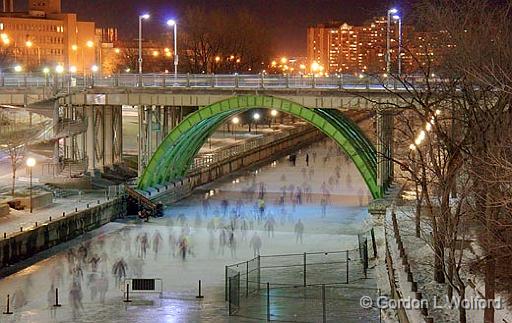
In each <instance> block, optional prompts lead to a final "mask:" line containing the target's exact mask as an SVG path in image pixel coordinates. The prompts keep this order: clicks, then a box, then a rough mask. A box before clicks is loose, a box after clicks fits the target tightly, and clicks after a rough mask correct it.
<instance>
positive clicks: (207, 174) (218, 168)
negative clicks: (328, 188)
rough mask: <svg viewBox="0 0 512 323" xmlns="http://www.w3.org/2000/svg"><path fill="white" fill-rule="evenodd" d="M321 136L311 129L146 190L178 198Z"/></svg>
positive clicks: (151, 195)
mask: <svg viewBox="0 0 512 323" xmlns="http://www.w3.org/2000/svg"><path fill="white" fill-rule="evenodd" d="M322 138H324V135H323V134H322V133H321V132H320V131H319V130H317V129H316V128H310V129H307V130H305V131H303V132H301V133H297V134H294V135H290V136H288V137H286V138H282V139H279V140H277V141H274V142H272V143H270V144H267V145H264V146H259V147H256V148H254V149H253V150H251V151H249V152H247V153H245V154H242V155H237V156H234V157H233V158H231V159H229V160H225V161H222V162H220V163H216V164H212V165H210V167H208V168H207V169H201V170H198V171H196V172H194V173H192V174H189V176H187V177H186V178H184V179H183V180H181V181H178V182H174V183H169V184H167V185H160V186H157V187H155V188H153V189H151V190H150V191H145V192H143V193H144V195H145V196H147V197H148V198H150V199H152V200H154V199H158V198H159V197H163V196H164V195H165V199H166V201H172V202H175V201H179V200H181V199H183V198H185V197H187V196H188V195H190V194H191V193H192V191H193V189H194V188H196V187H198V186H201V185H204V184H208V183H211V182H213V181H215V180H217V179H219V178H221V177H223V176H227V175H229V174H231V173H233V172H236V171H239V170H242V169H244V168H250V167H253V166H256V165H259V164H265V163H268V162H271V161H274V160H276V159H279V158H281V157H284V156H286V155H288V154H290V153H292V152H295V151H297V150H298V149H300V148H302V147H306V146H308V145H310V144H312V143H314V142H317V141H318V140H320V139H322Z"/></svg>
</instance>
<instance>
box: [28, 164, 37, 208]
mask: <svg viewBox="0 0 512 323" xmlns="http://www.w3.org/2000/svg"><path fill="white" fill-rule="evenodd" d="M35 165H36V160H35V159H34V158H32V157H30V158H28V159H27V167H28V171H29V176H30V182H29V185H30V186H29V190H30V213H32V210H33V207H32V168H34V166H35Z"/></svg>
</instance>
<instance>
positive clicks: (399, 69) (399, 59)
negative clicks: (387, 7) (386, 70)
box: [393, 15, 402, 76]
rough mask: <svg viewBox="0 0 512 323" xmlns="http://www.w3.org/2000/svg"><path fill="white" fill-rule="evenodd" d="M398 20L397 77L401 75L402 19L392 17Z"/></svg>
mask: <svg viewBox="0 0 512 323" xmlns="http://www.w3.org/2000/svg"><path fill="white" fill-rule="evenodd" d="M393 19H394V20H398V75H399V76H400V75H402V18H401V17H400V16H399V15H394V16H393Z"/></svg>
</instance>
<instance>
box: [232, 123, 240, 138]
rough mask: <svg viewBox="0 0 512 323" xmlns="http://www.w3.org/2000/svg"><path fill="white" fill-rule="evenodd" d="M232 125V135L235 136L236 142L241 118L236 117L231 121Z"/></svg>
mask: <svg viewBox="0 0 512 323" xmlns="http://www.w3.org/2000/svg"><path fill="white" fill-rule="evenodd" d="M231 123H232V124H233V131H232V133H233V135H234V136H235V141H236V132H235V127H236V126H237V125H238V124H239V123H240V118H238V117H234V118H233V119H231Z"/></svg>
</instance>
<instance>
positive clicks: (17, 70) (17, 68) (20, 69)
mask: <svg viewBox="0 0 512 323" xmlns="http://www.w3.org/2000/svg"><path fill="white" fill-rule="evenodd" d="M14 71H15V72H18V73H19V72H21V71H23V67H21V65H16V66H14Z"/></svg>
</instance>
